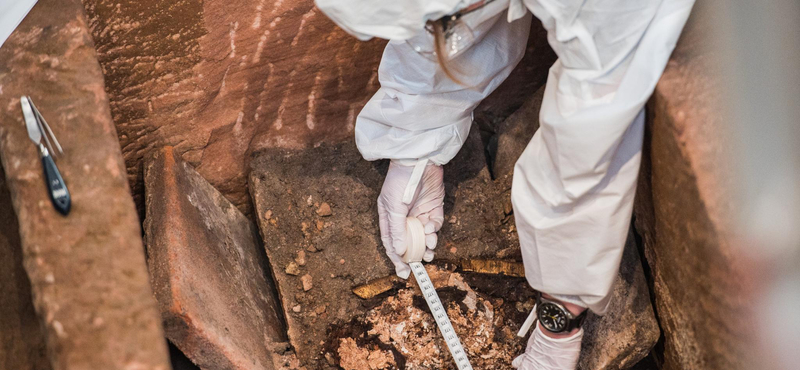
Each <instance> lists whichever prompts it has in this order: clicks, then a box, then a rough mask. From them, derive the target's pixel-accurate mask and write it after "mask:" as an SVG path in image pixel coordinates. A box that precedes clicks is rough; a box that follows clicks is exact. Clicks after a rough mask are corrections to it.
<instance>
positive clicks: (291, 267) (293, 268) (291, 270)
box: [284, 262, 300, 276]
mask: <svg viewBox="0 0 800 370" xmlns="http://www.w3.org/2000/svg"><path fill="white" fill-rule="evenodd" d="M284 271H286V273H287V274H289V275H293V276H297V275H300V268H299V267H297V263H295V262H289V264H288V265H286V269H285V270H284Z"/></svg>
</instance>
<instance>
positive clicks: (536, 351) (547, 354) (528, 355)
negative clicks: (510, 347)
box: [511, 325, 583, 370]
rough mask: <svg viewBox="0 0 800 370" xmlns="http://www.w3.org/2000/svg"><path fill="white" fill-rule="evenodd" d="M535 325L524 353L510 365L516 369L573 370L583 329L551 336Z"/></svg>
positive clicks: (578, 353) (579, 349)
mask: <svg viewBox="0 0 800 370" xmlns="http://www.w3.org/2000/svg"><path fill="white" fill-rule="evenodd" d="M542 330H543V329H542V328H540V327H539V325H536V328H535V329H534V330H533V334H531V337H530V338H529V339H528V346H527V347H526V349H525V353H523V354H522V355H519V356H517V358H515V359H514V361H513V362H512V363H511V366H512V367H513V368H515V369H517V370H575V369H576V368H577V366H578V358H579V357H580V354H581V340H582V339H583V329H581V330H580V331H578V332H577V333H575V334H573V335H571V336H569V337H565V338H551V337H549V336H547V335H545V334H544V333H543V332H542Z"/></svg>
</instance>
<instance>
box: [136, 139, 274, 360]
mask: <svg viewBox="0 0 800 370" xmlns="http://www.w3.org/2000/svg"><path fill="white" fill-rule="evenodd" d="M145 190H146V200H147V202H146V203H147V218H146V219H145V227H144V229H145V237H146V244H147V253H148V255H147V258H148V266H149V268H150V275H151V279H152V286H153V290H154V291H155V295H156V299H157V300H158V303H159V307H160V309H161V317H162V319H163V321H164V329H165V331H166V334H167V337H168V338H169V339H170V341H171V342H172V343H174V344H175V345H176V346H177V347H178V348H180V350H181V351H182V352H183V353H184V354H186V356H187V357H189V358H190V359H191V360H192V361H193V362H194V363H196V364H197V365H198V366H200V367H201V368H202V369H205V370H218V369H219V370H221V369H231V370H234V369H235V370H260V369H276V368H278V364H273V356H274V355H275V354H276V352H283V351H285V349H286V344H285V342H286V334H285V329H284V324H283V320H282V313H281V312H280V309H279V307H278V300H277V297H276V296H275V293H274V292H275V287H274V285H273V283H272V276H271V274H270V273H269V271H268V270H265V267H266V266H267V264H266V259H265V255H264V251H263V249H262V248H261V245H260V243H259V241H260V238H259V237H258V231H257V230H256V227H255V225H253V223H252V222H251V221H250V220H249V219H248V218H247V217H245V216H244V215H243V214H242V213H241V212H239V210H238V209H236V207H235V206H234V205H233V204H231V203H230V202H229V201H228V200H227V199H225V197H224V196H222V194H221V193H220V192H219V191H217V190H216V189H214V187H212V186H211V185H210V184H209V183H208V182H207V181H206V180H205V179H203V178H202V177H201V176H200V175H199V174H198V173H197V172H196V171H195V170H194V168H192V167H191V166H190V165H189V164H187V163H186V162H183V161H182V160H180V159H179V158H177V155H176V154H175V152H174V150H173V148H171V147H167V148H164V149H162V150H160V151H159V152H156V154H154V155H153V156H152V157H151V158H148V160H147V162H146V164H145Z"/></svg>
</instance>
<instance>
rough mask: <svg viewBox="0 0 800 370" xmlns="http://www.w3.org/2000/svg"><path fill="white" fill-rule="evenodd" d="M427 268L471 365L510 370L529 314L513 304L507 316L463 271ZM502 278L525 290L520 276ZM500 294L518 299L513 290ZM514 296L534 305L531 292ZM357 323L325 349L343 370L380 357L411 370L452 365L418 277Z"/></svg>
mask: <svg viewBox="0 0 800 370" xmlns="http://www.w3.org/2000/svg"><path fill="white" fill-rule="evenodd" d="M425 268H426V270H427V271H428V274H429V276H430V278H431V282H432V283H433V284H434V286H435V287H436V289H437V292H438V293H439V297H440V298H441V300H442V302H443V303H444V306H445V309H446V310H447V314H448V316H449V317H450V320H451V322H452V324H453V327H454V329H455V330H456V332H457V333H458V335H459V338H460V339H461V341H462V343H463V345H464V349H465V350H466V351H467V354H468V355H469V357H470V361H471V363H472V365H473V367H474V368H476V369H509V368H511V361H512V360H513V359H514V357H516V356H517V355H518V354H519V353H521V351H522V349H523V347H524V344H525V341H524V340H523V339H521V338H517V337H516V336H515V335H514V333H515V331H516V330H518V329H519V326H520V325H521V323H522V320H523V319H524V317H523V318H522V319H518V317H519V316H524V315H525V314H526V313H517V312H516V310H514V309H513V305H511V306H509V307H512V310H511V311H510V312H509V311H508V307H506V306H504V305H502V304H494V303H492V302H491V301H492V300H493V298H492V297H490V296H488V295H485V294H480V293H478V292H476V291H475V290H473V289H472V287H470V285H469V284H468V283H467V282H466V280H465V279H464V277H463V276H462V275H461V274H460V273H457V272H451V271H449V270H447V269H445V268H442V267H439V266H436V265H433V264H428V265H426V266H425ZM484 279H485V275H484ZM502 279H514V280H515V281H516V282H515V283H513V284H509V285H507V286H506V287H507V288H508V289H510V290H519V289H520V288H522V289H523V290H524V289H525V287H521V286H520V284H519V279H518V278H505V277H503V278H502ZM501 294H508V295H509V296H514V295H515V294H514V293H510V291H507V292H501ZM514 298H519V299H524V300H526V301H531V302H532V301H533V291H532V290H530V289H527V292H526V293H525V294H523V295H522V296H519V295H517V296H516V297H514ZM531 304H532V303H531ZM355 320H356V322H354V323H348V324H346V326H347V328H344V326H343V327H342V330H341V331H338V330H333V331H332V332H331V337H329V339H328V343H326V347H325V348H326V350H327V351H332V352H333V353H336V354H338V356H339V358H340V362H339V366H341V367H343V368H352V369H356V370H362V369H363V370H370V369H372V367H370V366H372V364H371V363H369V362H368V361H367V359H369V358H372V357H373V356H374V357H376V358H382V359H386V358H397V357H398V356H399V357H400V358H402V359H403V360H404V367H402V368H408V369H444V368H449V367H451V366H452V365H453V362H452V358H451V357H450V353H449V352H448V350H447V345H446V344H445V342H444V339H443V338H442V336H441V333H440V332H439V329H438V328H437V326H436V323H435V321H434V319H433V316H431V314H430V311H429V310H428V306H427V304H426V303H425V300H424V299H423V297H422V296H421V293H420V291H419V287H418V286H417V284H416V281H415V280H414V279H409V280H406V281H405V283H404V284H403V286H402V288H401V289H400V290H399V291H397V292H396V293H395V294H393V295H391V296H389V297H387V298H385V299H384V300H382V302H381V303H380V304H379V305H377V306H376V307H374V308H372V309H371V310H369V311H368V312H367V313H366V314H364V315H363V316H359V317H357V318H356V319H355ZM517 321H519V322H517ZM353 328H355V329H353ZM345 353H346V356H345V355H343V354H345ZM390 355H393V356H392V357H390ZM378 368H380V367H378ZM395 368H396V367H395Z"/></svg>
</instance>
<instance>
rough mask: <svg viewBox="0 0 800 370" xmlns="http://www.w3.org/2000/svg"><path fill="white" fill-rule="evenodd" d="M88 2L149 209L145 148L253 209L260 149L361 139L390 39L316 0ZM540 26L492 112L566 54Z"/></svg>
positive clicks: (118, 119) (136, 181)
mask: <svg viewBox="0 0 800 370" xmlns="http://www.w3.org/2000/svg"><path fill="white" fill-rule="evenodd" d="M83 2H84V5H85V7H86V9H87V14H88V17H89V19H90V25H91V29H92V32H93V35H94V39H95V43H96V44H97V50H98V54H99V58H100V64H101V65H102V67H103V72H104V74H105V78H106V85H107V92H108V95H109V99H110V101H111V112H112V115H113V118H114V122H115V123H116V125H117V130H118V131H119V136H120V142H121V144H122V151H123V155H124V156H125V161H126V165H127V167H128V178H129V180H130V182H131V185H132V190H133V193H134V196H135V198H136V200H137V204H138V205H139V209H140V212H141V211H142V210H143V208H142V206H143V203H142V194H143V191H142V165H141V163H142V158H143V157H144V156H145V155H146V154H148V153H150V152H152V151H153V150H154V149H156V148H158V147H161V146H164V145H172V146H174V147H175V150H176V152H178V153H179V154H182V157H183V159H184V160H186V161H188V162H189V163H190V164H192V165H193V166H195V167H196V168H197V170H198V172H199V173H200V174H201V175H202V176H203V177H204V178H206V179H208V181H209V182H210V183H211V184H212V185H214V187H216V188H217V189H219V190H220V191H221V192H222V193H223V194H225V196H226V197H227V198H228V199H229V200H231V201H232V202H233V203H234V204H236V205H237V206H238V207H239V208H240V209H241V210H243V211H245V212H249V210H250V207H251V206H250V201H249V199H248V196H247V184H246V181H245V179H246V175H247V173H246V169H247V168H248V167H247V163H248V161H249V154H250V153H252V152H253V151H255V150H259V149H263V148H268V147H281V148H295V149H297V148H305V147H312V146H315V145H318V144H319V143H322V142H339V141H343V140H348V139H350V138H351V137H352V131H353V125H354V120H355V117H356V115H357V114H358V112H359V111H360V109H361V107H362V106H363V105H364V103H366V101H367V100H368V99H369V97H370V96H371V95H372V94H373V93H374V92H375V91H376V90H377V88H378V81H377V66H378V63H379V61H380V56H381V53H382V50H383V46H384V42H383V41H380V40H374V41H370V42H366V43H363V42H359V41H357V40H356V39H355V38H352V37H350V36H348V35H347V34H346V33H344V32H343V31H341V30H339V29H338V28H337V27H336V26H335V25H334V24H333V23H332V22H331V21H329V20H328V19H327V18H326V17H325V15H324V14H322V13H321V12H320V11H319V10H317V9H316V8H315V7H314V5H313V1H311V0H303V1H285V0H233V1H231V0H224V1H223V0H206V1H201V0H178V1H170V2H166V1H159V0H83ZM534 35H535V36H536V37H532V38H531V41H530V45H531V46H533V45H537V46H540V47H537V48H535V50H536V52H535V53H534V48H529V57H528V58H527V62H526V63H527V66H528V67H527V68H523V69H521V70H520V71H519V72H517V73H516V74H515V75H514V76H515V77H512V79H511V80H513V81H515V82H513V83H512V84H509V85H507V86H506V87H504V88H503V89H501V90H502V91H501V93H500V94H498V98H495V99H493V100H492V99H490V100H489V101H488V102H487V105H486V106H487V107H488V108H485V109H482V110H481V112H483V113H482V114H484V116H485V117H494V116H496V115H501V116H502V115H508V114H510V113H511V112H513V110H514V109H516V108H517V107H518V106H519V105H520V104H521V103H522V101H523V96H522V95H524V94H520V92H523V93H533V91H535V90H536V87H537V86H538V85H540V84H541V83H543V82H544V77H545V75H546V73H545V72H544V71H546V69H547V68H548V67H549V66H550V65H551V64H552V62H553V61H554V56H553V54H552V51H550V50H549V48H548V47H547V46H546V45H547V43H546V40H545V39H544V37H543V36H544V33H543V30H542V29H541V28H540V27H539V26H538V25H537V27H535V28H534ZM531 72H534V73H531Z"/></svg>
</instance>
